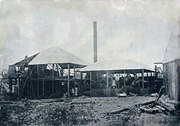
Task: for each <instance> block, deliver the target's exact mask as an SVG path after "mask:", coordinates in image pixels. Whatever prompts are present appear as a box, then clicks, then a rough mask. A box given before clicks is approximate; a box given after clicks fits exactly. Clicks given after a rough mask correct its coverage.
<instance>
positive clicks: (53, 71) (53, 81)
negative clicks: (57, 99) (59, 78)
mask: <svg viewBox="0 0 180 126" xmlns="http://www.w3.org/2000/svg"><path fill="white" fill-rule="evenodd" d="M54 70H55V69H54V64H52V94H53V93H54Z"/></svg>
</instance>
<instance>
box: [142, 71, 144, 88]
mask: <svg viewBox="0 0 180 126" xmlns="http://www.w3.org/2000/svg"><path fill="white" fill-rule="evenodd" d="M142 86H143V87H142V88H143V89H144V69H143V70H142Z"/></svg>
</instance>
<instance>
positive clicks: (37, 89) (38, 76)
mask: <svg viewBox="0 0 180 126" xmlns="http://www.w3.org/2000/svg"><path fill="white" fill-rule="evenodd" d="M37 97H39V66H38V65H37Z"/></svg>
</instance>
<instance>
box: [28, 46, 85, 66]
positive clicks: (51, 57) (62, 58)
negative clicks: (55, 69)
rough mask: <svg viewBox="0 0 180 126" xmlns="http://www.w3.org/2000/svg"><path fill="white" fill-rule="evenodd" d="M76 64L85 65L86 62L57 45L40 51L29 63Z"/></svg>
mask: <svg viewBox="0 0 180 126" xmlns="http://www.w3.org/2000/svg"><path fill="white" fill-rule="evenodd" d="M54 63H59V64H61V63H62V64H66V63H70V64H77V65H86V63H85V62H84V61H83V60H81V59H80V58H78V57H76V56H75V55H73V54H71V53H69V52H67V51H65V50H63V49H61V48H60V47H59V46H56V47H52V48H48V49H46V50H44V51H41V52H40V53H39V54H38V55H37V56H36V57H35V58H34V59H33V60H32V61H31V62H30V63H29V65H38V64H54Z"/></svg>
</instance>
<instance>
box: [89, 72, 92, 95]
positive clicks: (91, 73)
mask: <svg viewBox="0 0 180 126" xmlns="http://www.w3.org/2000/svg"><path fill="white" fill-rule="evenodd" d="M89 79H90V96H92V94H91V89H92V72H90V77H89Z"/></svg>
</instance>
